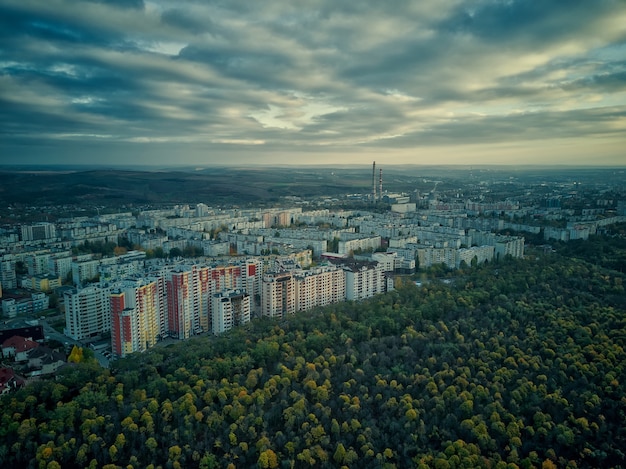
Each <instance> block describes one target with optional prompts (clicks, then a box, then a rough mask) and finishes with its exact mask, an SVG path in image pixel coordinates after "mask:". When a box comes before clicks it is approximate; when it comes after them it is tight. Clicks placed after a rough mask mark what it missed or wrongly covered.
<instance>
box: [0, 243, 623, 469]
mask: <svg viewBox="0 0 626 469" xmlns="http://www.w3.org/2000/svg"><path fill="white" fill-rule="evenodd" d="M574 254H575V253H574ZM605 264H606V263H604V262H598V263H592V262H589V261H588V260H585V259H583V258H577V257H576V256H575V255H572V256H569V257H566V256H564V255H562V254H560V253H558V252H557V253H541V254H537V255H533V256H527V258H526V259H524V260H513V259H509V260H506V261H504V262H500V263H493V264H486V265H483V266H480V267H474V268H471V269H466V270H465V271H463V272H459V273H458V275H457V276H456V277H454V278H452V279H449V280H448V281H446V282H442V281H438V280H436V279H433V280H427V281H424V282H421V285H420V286H418V285H416V283H415V282H414V281H413V279H412V278H410V277H406V278H401V279H397V282H396V290H395V291H393V292H390V293H387V294H385V295H381V296H377V297H375V298H372V299H371V300H369V301H364V302H359V303H356V302H346V303H341V304H336V305H333V306H331V307H327V308H324V309H317V310H312V311H308V312H306V313H300V314H298V315H296V316H293V317H289V318H286V319H284V320H282V321H271V320H257V321H253V322H252V323H250V324H249V325H248V326H246V327H245V328H239V329H235V330H232V331H230V332H229V333H227V334H225V335H223V336H220V337H211V336H202V337H196V338H194V339H192V340H189V341H186V342H184V343H182V342H181V343H177V344H174V345H169V346H167V347H157V348H154V349H152V350H150V351H148V352H146V353H144V354H140V355H136V356H132V357H131V358H128V359H124V360H119V361H117V362H114V363H113V364H112V367H111V369H110V370H106V369H102V368H100V367H99V366H98V365H97V364H95V363H94V362H93V361H91V360H85V361H82V362H80V363H75V364H72V365H70V366H68V367H66V368H65V369H64V370H63V371H62V372H60V374H59V375H58V377H57V379H56V380H55V381H41V382H38V383H34V384H32V385H30V386H28V387H26V388H24V389H23V390H21V391H18V392H17V393H14V394H11V395H8V396H4V397H3V398H2V399H1V400H0V410H1V413H0V414H1V418H2V422H1V424H0V461H2V464H1V467H24V468H26V467H28V468H47V469H54V468H107V469H113V468H150V469H156V468H194V467H197V468H222V467H224V468H245V467H260V468H306V467H322V468H323V467H346V468H355V467H372V468H410V467H415V468H441V469H444V468H477V467H485V468H556V467H559V468H565V467H567V468H585V467H594V468H597V467H604V468H610V467H614V468H619V467H626V462H625V461H626V455H625V454H624V452H625V451H626V393H625V385H626V370H625V367H626V352H625V350H624V347H626V314H625V313H626V310H625V307H624V298H625V294H624V280H625V279H624V277H625V275H624V274H623V273H622V272H620V271H619V270H612V269H610V268H609V267H611V266H607V265H605ZM79 361H80V360H79Z"/></svg>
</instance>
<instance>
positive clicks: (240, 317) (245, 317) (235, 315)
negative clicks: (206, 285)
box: [211, 290, 251, 335]
mask: <svg viewBox="0 0 626 469" xmlns="http://www.w3.org/2000/svg"><path fill="white" fill-rule="evenodd" d="M250 303H251V301H250V295H249V294H247V293H245V292H244V291H243V290H230V291H223V292H220V293H215V294H214V295H213V297H212V306H211V309H212V315H213V334H215V335H218V334H223V333H224V332H226V331H228V330H230V329H232V328H233V327H235V326H241V325H243V324H246V323H248V322H250Z"/></svg>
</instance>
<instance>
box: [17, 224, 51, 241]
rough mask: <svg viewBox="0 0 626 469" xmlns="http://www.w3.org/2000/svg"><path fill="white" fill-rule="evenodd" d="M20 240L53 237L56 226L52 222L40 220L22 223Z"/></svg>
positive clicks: (37, 239)
mask: <svg viewBox="0 0 626 469" xmlns="http://www.w3.org/2000/svg"><path fill="white" fill-rule="evenodd" d="M21 231H22V241H39V240H48V239H55V238H56V237H57V230H56V226H54V225H53V224H52V223H47V222H42V223H35V224H34V225H22V226H21Z"/></svg>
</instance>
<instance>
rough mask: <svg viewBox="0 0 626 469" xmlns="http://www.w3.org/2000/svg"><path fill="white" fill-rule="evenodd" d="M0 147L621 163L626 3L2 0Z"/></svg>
mask: <svg viewBox="0 0 626 469" xmlns="http://www.w3.org/2000/svg"><path fill="white" fill-rule="evenodd" d="M0 23H1V24H2V28H1V29H0V31H1V32H0V37H1V39H0V41H1V42H0V44H2V47H1V48H0V50H1V52H0V57H1V58H0V103H2V105H1V106H0V123H1V124H2V129H3V130H2V139H0V154H1V155H2V156H1V157H0V164H77V163H80V164H112V165H124V164H132V165H137V164H147V165H165V164H169V165H171V164H185V165H199V166H206V165H224V164H236V165H246V164H255V165H257V164H267V165H273V164H278V165H280V164H298V163H302V164H307V165H315V164H320V165H321V164H363V163H364V162H367V161H371V160H376V161H377V163H379V164H381V165H393V164H428V165H434V164H463V165H471V164H474V165H481V164H497V165H520V164H522V165H523V164H550V165H561V164H568V165H600V166H623V165H624V164H625V163H626V161H625V160H626V159H625V158H624V151H623V148H626V62H625V61H624V57H625V56H626V31H625V30H624V28H623V25H624V24H626V4H624V3H623V2H619V1H614V0H601V1H597V2H593V5H591V4H590V3H589V2H585V1H568V2H563V1H557V0H554V1H545V2H526V1H516V0H512V1H488V0H484V1H476V2H470V1H420V2H407V3H404V2H398V3H394V4H389V3H383V4H381V3H379V2H373V1H367V2H358V3H356V4H353V3H348V2H346V3H343V2H342V3H337V2H331V1H326V0H317V1H314V2H307V3H306V6H294V5H293V4H292V3H290V2H286V1H282V0H271V1H267V2H262V3H251V2H244V1H232V2H227V3H225V4H217V3H213V2H210V3H209V2H207V3H196V2H173V1H167V0H163V1H162V0H156V1H145V2H144V1H142V0H116V1H111V2H99V1H81V2H70V1H65V0H50V1H47V2H39V1H36V0H19V1H17V0H5V1H3V2H2V4H1V5H0Z"/></svg>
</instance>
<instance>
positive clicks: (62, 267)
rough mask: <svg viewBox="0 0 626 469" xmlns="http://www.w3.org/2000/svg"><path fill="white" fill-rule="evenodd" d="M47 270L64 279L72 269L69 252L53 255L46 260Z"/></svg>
mask: <svg viewBox="0 0 626 469" xmlns="http://www.w3.org/2000/svg"><path fill="white" fill-rule="evenodd" d="M48 270H49V272H50V273H51V274H52V275H54V276H56V277H59V278H61V279H65V277H67V274H69V273H70V272H71V271H72V256H71V255H69V254H61V255H53V256H51V257H50V259H49V260H48Z"/></svg>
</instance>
